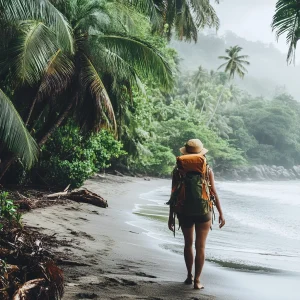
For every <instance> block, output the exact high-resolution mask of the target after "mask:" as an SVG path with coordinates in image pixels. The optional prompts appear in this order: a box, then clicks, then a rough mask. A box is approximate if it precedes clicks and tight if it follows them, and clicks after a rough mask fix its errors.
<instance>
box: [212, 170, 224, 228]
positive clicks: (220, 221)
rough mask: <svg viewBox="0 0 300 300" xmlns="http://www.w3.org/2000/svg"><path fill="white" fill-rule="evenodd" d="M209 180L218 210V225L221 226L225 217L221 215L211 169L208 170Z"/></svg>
mask: <svg viewBox="0 0 300 300" xmlns="http://www.w3.org/2000/svg"><path fill="white" fill-rule="evenodd" d="M209 181H210V184H211V192H212V194H213V195H214V196H215V199H216V207H217V210H218V212H219V227H220V228H222V227H223V226H224V225H225V219H224V215H223V211H222V207H221V202H220V199H219V196H218V193H217V190H216V186H215V176H214V172H213V171H212V170H211V169H210V170H209Z"/></svg>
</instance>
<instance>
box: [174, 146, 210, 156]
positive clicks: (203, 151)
mask: <svg viewBox="0 0 300 300" xmlns="http://www.w3.org/2000/svg"><path fill="white" fill-rule="evenodd" d="M179 151H180V153H181V154H184V155H186V154H202V155H205V154H206V153H207V152H208V150H207V149H205V148H203V149H202V150H201V151H200V152H197V153H190V152H187V151H186V148H185V147H182V148H180V149H179Z"/></svg>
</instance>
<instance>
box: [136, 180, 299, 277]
mask: <svg viewBox="0 0 300 300" xmlns="http://www.w3.org/2000/svg"><path fill="white" fill-rule="evenodd" d="M217 190H218V194H219V197H220V200H221V203H222V208H223V212H224V215H225V219H226V225H225V226H224V227H223V228H222V229H221V230H220V229H219V228H218V213H217V212H216V220H215V221H214V224H213V226H212V231H211V232H210V233H209V236H208V240H207V247H206V258H207V260H208V261H211V262H213V263H215V264H218V265H219V266H222V267H226V268H232V269H236V270H240V271H246V272H247V271H249V272H262V273H286V274H288V273H289V274H291V275H293V274H295V275H297V276H299V274H300V273H298V272H300V182H299V181H287V182H220V183H218V184H217ZM169 197H170V185H168V186H164V187H160V188H158V189H156V190H154V191H151V192H149V193H145V194H142V195H140V199H139V203H137V204H136V206H135V209H134V213H135V214H138V215H140V216H141V219H140V223H139V224H136V226H140V227H142V228H144V229H145V232H146V234H148V235H149V236H150V237H152V238H155V239H158V240H160V246H161V247H163V248H165V249H168V250H169V251H173V252H175V253H180V254H182V253H183V236H182V234H181V232H180V231H176V237H175V238H174V237H173V235H172V232H170V231H169V230H168V226H167V221H168V215H169V208H168V206H167V205H166V204H165V203H166V202H167V201H168V199H169Z"/></svg>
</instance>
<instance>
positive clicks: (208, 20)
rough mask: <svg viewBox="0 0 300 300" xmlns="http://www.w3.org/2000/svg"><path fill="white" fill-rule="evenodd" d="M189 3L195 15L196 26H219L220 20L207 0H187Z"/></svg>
mask: <svg viewBox="0 0 300 300" xmlns="http://www.w3.org/2000/svg"><path fill="white" fill-rule="evenodd" d="M189 3H190V6H191V7H192V10H193V14H194V15H195V21H196V22H195V23H196V26H197V27H198V28H204V27H206V26H208V27H215V28H216V29H218V28H219V27H220V20H219V18H218V16H217V14H216V11H215V9H214V8H213V6H212V5H211V4H210V1H209V0H201V1H199V0H189ZM216 3H219V1H216Z"/></svg>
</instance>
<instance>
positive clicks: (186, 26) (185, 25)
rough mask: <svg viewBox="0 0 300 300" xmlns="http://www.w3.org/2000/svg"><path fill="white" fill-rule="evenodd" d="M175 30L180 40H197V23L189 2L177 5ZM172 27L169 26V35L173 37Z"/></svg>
mask: <svg viewBox="0 0 300 300" xmlns="http://www.w3.org/2000/svg"><path fill="white" fill-rule="evenodd" d="M174 24H175V26H174V27H175V32H176V35H177V37H178V39H179V40H183V39H185V40H186V41H191V40H194V41H197V39H198V30H197V25H196V23H195V20H194V17H193V13H192V11H191V7H190V6H189V5H188V3H187V2H183V3H182V4H181V5H180V6H179V7H176V15H175V21H174ZM171 32H172V27H171V26H170V27H169V34H168V37H169V38H171Z"/></svg>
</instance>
